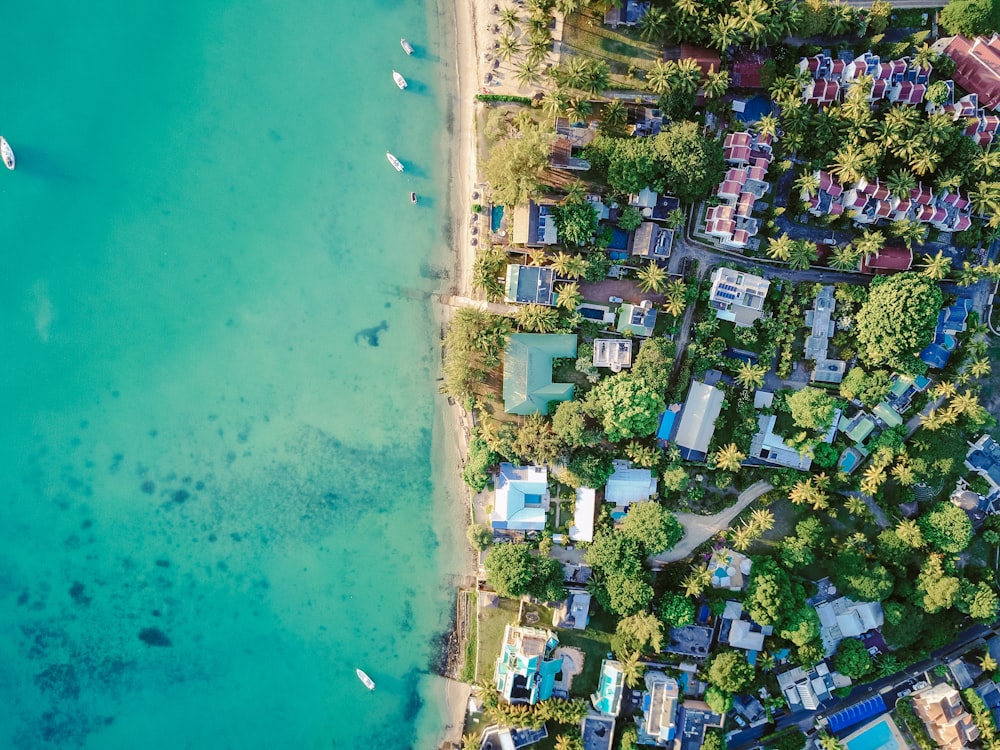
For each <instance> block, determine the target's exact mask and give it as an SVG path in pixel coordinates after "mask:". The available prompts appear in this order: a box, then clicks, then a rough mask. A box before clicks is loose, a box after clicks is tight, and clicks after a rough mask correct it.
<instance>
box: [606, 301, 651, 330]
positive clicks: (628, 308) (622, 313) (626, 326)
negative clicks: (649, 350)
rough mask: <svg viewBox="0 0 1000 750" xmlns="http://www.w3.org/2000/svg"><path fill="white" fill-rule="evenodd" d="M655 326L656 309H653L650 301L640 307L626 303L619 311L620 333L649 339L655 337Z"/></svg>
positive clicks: (643, 302)
mask: <svg viewBox="0 0 1000 750" xmlns="http://www.w3.org/2000/svg"><path fill="white" fill-rule="evenodd" d="M655 326H656V308H655V307H653V303H652V302H650V301H649V300H643V301H642V303H641V304H638V305H633V304H630V303H628V302H626V303H625V304H624V305H622V306H621V309H620V310H619V311H618V327H617V329H616V330H617V331H618V332H619V333H625V334H630V335H632V336H642V337H643V338H649V337H650V336H652V335H653V328H654V327H655Z"/></svg>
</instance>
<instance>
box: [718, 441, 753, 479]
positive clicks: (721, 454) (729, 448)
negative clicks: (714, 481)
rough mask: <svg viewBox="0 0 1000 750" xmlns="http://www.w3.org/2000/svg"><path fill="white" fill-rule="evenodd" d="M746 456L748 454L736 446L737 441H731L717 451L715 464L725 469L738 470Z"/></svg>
mask: <svg viewBox="0 0 1000 750" xmlns="http://www.w3.org/2000/svg"><path fill="white" fill-rule="evenodd" d="M745 458H746V454H745V453H743V452H742V451H741V450H740V449H739V448H737V447H736V443H729V444H728V445H724V446H722V447H721V448H719V450H717V451H716V452H715V465H716V466H718V467H719V468H720V469H723V470H724V471H732V472H737V471H739V470H740V466H741V465H742V462H743V459H745Z"/></svg>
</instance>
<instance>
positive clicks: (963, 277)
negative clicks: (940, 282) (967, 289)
mask: <svg viewBox="0 0 1000 750" xmlns="http://www.w3.org/2000/svg"><path fill="white" fill-rule="evenodd" d="M981 278H983V274H982V270H981V267H980V266H977V265H974V264H972V263H970V262H969V261H964V262H963V263H962V268H961V269H959V270H958V271H957V272H956V273H955V281H956V283H957V284H958V285H959V286H972V285H973V284H977V283H979V280H980V279H981Z"/></svg>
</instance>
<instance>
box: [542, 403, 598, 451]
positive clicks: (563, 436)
mask: <svg viewBox="0 0 1000 750" xmlns="http://www.w3.org/2000/svg"><path fill="white" fill-rule="evenodd" d="M552 430H553V432H555V434H556V437H557V438H558V439H559V442H560V443H561V444H562V445H563V446H564V447H566V448H578V447H580V446H583V445H590V444H592V443H593V442H594V435H593V434H592V432H591V431H590V430H588V429H587V415H586V414H584V411H583V404H582V403H581V402H580V401H563V402H561V403H560V404H559V406H557V407H556V413H555V414H554V415H553V416H552Z"/></svg>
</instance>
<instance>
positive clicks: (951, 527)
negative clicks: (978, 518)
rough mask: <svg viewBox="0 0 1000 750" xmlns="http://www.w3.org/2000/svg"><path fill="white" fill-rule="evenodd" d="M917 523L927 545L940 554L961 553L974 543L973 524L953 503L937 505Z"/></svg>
mask: <svg viewBox="0 0 1000 750" xmlns="http://www.w3.org/2000/svg"><path fill="white" fill-rule="evenodd" d="M917 523H918V524H919V525H920V530H921V531H922V532H923V536H924V539H926V540H927V543H928V544H930V545H931V547H933V548H934V549H936V550H938V551H939V552H948V553H951V554H954V553H957V552H961V551H962V550H964V549H965V548H966V547H968V546H969V542H970V541H972V522H971V521H970V520H969V516H968V514H966V512H965V511H964V510H962V509H961V508H959V507H957V506H955V505H952V504H951V503H937V504H936V505H935V506H934V507H933V508H932V509H931V510H930V512H928V513H927V514H925V515H923V516H921V517H920V518H919V519H918V521H917Z"/></svg>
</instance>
